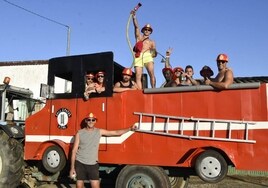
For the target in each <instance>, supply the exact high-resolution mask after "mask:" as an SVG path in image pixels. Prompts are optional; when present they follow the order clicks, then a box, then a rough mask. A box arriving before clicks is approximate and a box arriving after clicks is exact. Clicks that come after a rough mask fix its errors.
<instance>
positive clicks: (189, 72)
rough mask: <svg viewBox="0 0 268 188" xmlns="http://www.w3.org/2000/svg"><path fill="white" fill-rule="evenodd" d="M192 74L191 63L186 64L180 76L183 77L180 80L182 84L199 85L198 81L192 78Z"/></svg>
mask: <svg viewBox="0 0 268 188" xmlns="http://www.w3.org/2000/svg"><path fill="white" fill-rule="evenodd" d="M193 75H194V68H193V67H192V65H187V66H186V67H185V72H183V74H182V77H184V78H185V80H183V81H182V83H181V84H182V85H184V86H193V85H199V83H198V82H197V81H196V80H195V79H194V78H193Z"/></svg>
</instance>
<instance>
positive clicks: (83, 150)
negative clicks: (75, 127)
mask: <svg viewBox="0 0 268 188" xmlns="http://www.w3.org/2000/svg"><path fill="white" fill-rule="evenodd" d="M78 134H79V138H80V140H79V148H78V151H77V154H76V160H78V161H79V162H81V163H83V164H87V165H94V164H96V163H97V162H98V152H99V143H100V138H101V135H100V129H98V128H94V130H93V131H87V130H86V129H81V130H79V131H78Z"/></svg>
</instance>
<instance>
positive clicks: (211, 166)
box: [195, 150, 228, 183]
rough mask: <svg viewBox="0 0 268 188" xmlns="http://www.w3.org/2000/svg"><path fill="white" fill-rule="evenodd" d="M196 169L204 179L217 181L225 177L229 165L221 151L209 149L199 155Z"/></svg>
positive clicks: (211, 181) (210, 181) (209, 181)
mask: <svg viewBox="0 0 268 188" xmlns="http://www.w3.org/2000/svg"><path fill="white" fill-rule="evenodd" d="M195 171H196V174H197V175H198V176H199V177H200V179H202V180H203V181H205V182H208V183H217V182H220V181H221V180H223V179H224V178H225V176H226V174H227V172H228V165H227V163H226V161H225V159H224V158H223V156H222V155H221V154H220V153H218V152H216V151H214V150H208V151H205V152H203V153H201V154H200V155H199V156H198V157H197V159H196V163H195Z"/></svg>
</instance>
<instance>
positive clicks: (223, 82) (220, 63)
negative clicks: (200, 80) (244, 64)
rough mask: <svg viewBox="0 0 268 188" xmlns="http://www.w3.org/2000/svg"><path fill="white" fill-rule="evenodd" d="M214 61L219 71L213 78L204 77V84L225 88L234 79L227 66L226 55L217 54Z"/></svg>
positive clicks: (220, 88)
mask: <svg viewBox="0 0 268 188" xmlns="http://www.w3.org/2000/svg"><path fill="white" fill-rule="evenodd" d="M216 61H217V67H218V71H219V72H218V74H217V76H216V77H215V78H214V79H209V78H205V84H206V85H210V86H212V87H214V88H215V89H219V90H222V89H227V88H228V87H229V86H230V85H231V84H232V83H233V81H234V75H233V71H232V69H230V68H228V67H227V63H228V61H229V59H228V56H227V55H226V54H219V55H218V56H217V59H216Z"/></svg>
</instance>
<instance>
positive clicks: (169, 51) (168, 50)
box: [166, 47, 173, 56]
mask: <svg viewBox="0 0 268 188" xmlns="http://www.w3.org/2000/svg"><path fill="white" fill-rule="evenodd" d="M172 51H173V48H170V47H169V48H168V49H167V51H166V56H170V55H171V53H172Z"/></svg>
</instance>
